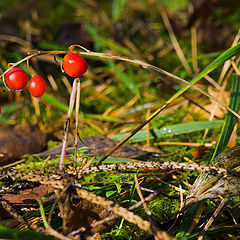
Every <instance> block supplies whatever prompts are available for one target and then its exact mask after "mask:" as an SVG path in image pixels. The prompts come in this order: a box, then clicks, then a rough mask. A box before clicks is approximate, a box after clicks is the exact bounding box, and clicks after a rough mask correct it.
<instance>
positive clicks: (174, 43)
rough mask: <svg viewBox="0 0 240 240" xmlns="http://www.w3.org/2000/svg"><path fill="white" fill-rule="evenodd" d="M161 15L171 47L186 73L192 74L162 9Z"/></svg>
mask: <svg viewBox="0 0 240 240" xmlns="http://www.w3.org/2000/svg"><path fill="white" fill-rule="evenodd" d="M161 16H162V19H163V22H164V24H165V26H166V28H167V30H168V33H169V37H170V39H171V41H172V44H173V47H174V49H175V51H176V53H177V55H178V57H179V59H180V61H181V63H182V65H183V67H184V68H185V70H186V71H187V73H188V75H189V76H192V75H193V73H192V69H191V67H190V66H189V64H188V62H187V60H186V58H185V56H184V54H183V52H182V49H181V47H180V45H179V43H178V41H177V38H176V36H175V34H174V32H173V29H172V26H171V24H170V22H169V19H168V16H167V13H166V12H165V11H162V12H161Z"/></svg>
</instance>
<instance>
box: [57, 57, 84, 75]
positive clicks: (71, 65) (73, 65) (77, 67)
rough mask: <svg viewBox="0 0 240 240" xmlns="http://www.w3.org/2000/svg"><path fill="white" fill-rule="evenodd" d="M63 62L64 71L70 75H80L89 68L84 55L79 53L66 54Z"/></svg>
mask: <svg viewBox="0 0 240 240" xmlns="http://www.w3.org/2000/svg"><path fill="white" fill-rule="evenodd" d="M62 64H63V68H64V71H65V72H66V73H67V74H68V75H69V76H70V77H80V76H81V75H83V74H84V73H85V72H86V71H87V69H88V64H87V62H86V61H85V60H84V58H83V57H82V56H80V55H79V54H77V53H68V54H67V55H65V57H64V58H63V63H62Z"/></svg>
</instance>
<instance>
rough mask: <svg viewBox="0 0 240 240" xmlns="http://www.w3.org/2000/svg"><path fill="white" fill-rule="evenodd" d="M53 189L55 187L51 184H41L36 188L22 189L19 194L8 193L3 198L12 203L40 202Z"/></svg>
mask: <svg viewBox="0 0 240 240" xmlns="http://www.w3.org/2000/svg"><path fill="white" fill-rule="evenodd" d="M53 191H54V188H53V187H51V186H46V185H40V186H38V187H35V188H31V189H25V190H21V191H20V192H19V193H18V194H10V193H6V194H4V195H3V196H2V198H3V199H4V200H6V201H8V202H9V203H12V204H38V200H39V199H40V198H41V197H43V196H44V195H46V194H48V193H51V192H53ZM45 200H47V198H45Z"/></svg>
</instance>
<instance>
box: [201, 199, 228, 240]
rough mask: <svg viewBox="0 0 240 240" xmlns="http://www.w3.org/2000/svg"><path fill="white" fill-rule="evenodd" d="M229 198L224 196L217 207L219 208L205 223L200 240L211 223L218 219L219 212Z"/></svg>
mask: <svg viewBox="0 0 240 240" xmlns="http://www.w3.org/2000/svg"><path fill="white" fill-rule="evenodd" d="M228 200H229V198H224V199H222V201H221V203H220V204H219V206H218V207H217V209H216V210H215V211H214V213H213V215H212V216H211V218H210V219H209V220H208V222H207V224H206V225H205V227H204V228H203V231H202V233H201V234H200V236H199V238H198V240H202V239H203V237H204V235H205V233H206V232H207V230H208V228H209V227H210V226H211V224H212V223H213V221H214V220H215V219H216V217H217V215H218V214H219V212H220V211H221V209H222V208H223V206H224V205H225V204H226V202H227V201H228Z"/></svg>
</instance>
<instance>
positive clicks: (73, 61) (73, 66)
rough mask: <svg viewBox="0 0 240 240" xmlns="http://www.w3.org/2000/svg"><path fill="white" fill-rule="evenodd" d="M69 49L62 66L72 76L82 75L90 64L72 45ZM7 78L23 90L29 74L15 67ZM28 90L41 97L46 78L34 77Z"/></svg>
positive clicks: (14, 85)
mask: <svg viewBox="0 0 240 240" xmlns="http://www.w3.org/2000/svg"><path fill="white" fill-rule="evenodd" d="M69 49H70V51H71V52H70V53H68V54H66V55H65V57H64V58H63V62H62V66H63V68H64V71H65V73H66V74H68V75H69V76H70V77H80V76H81V75H83V74H84V73H85V72H86V71H87V69H88V64H87V62H86V61H85V60H84V58H83V57H82V56H80V55H79V54H77V53H73V52H72V50H73V48H72V47H70V48H69ZM5 80H6V83H7V85H8V86H9V87H10V88H12V89H14V90H16V91H22V90H23V89H24V88H25V87H26V86H27V83H28V75H27V73H26V72H25V71H23V70H22V69H20V68H17V67H14V68H12V69H10V70H9V71H8V72H7V73H6V75H5ZM28 90H29V92H30V94H31V95H32V96H33V97H37V98H38V97H41V96H42V95H43V94H44V93H45V91H46V83H45V81H44V79H43V78H41V77H40V76H38V75H36V76H34V77H32V78H31V79H30V81H29V83H28ZM0 114H1V108H0Z"/></svg>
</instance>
